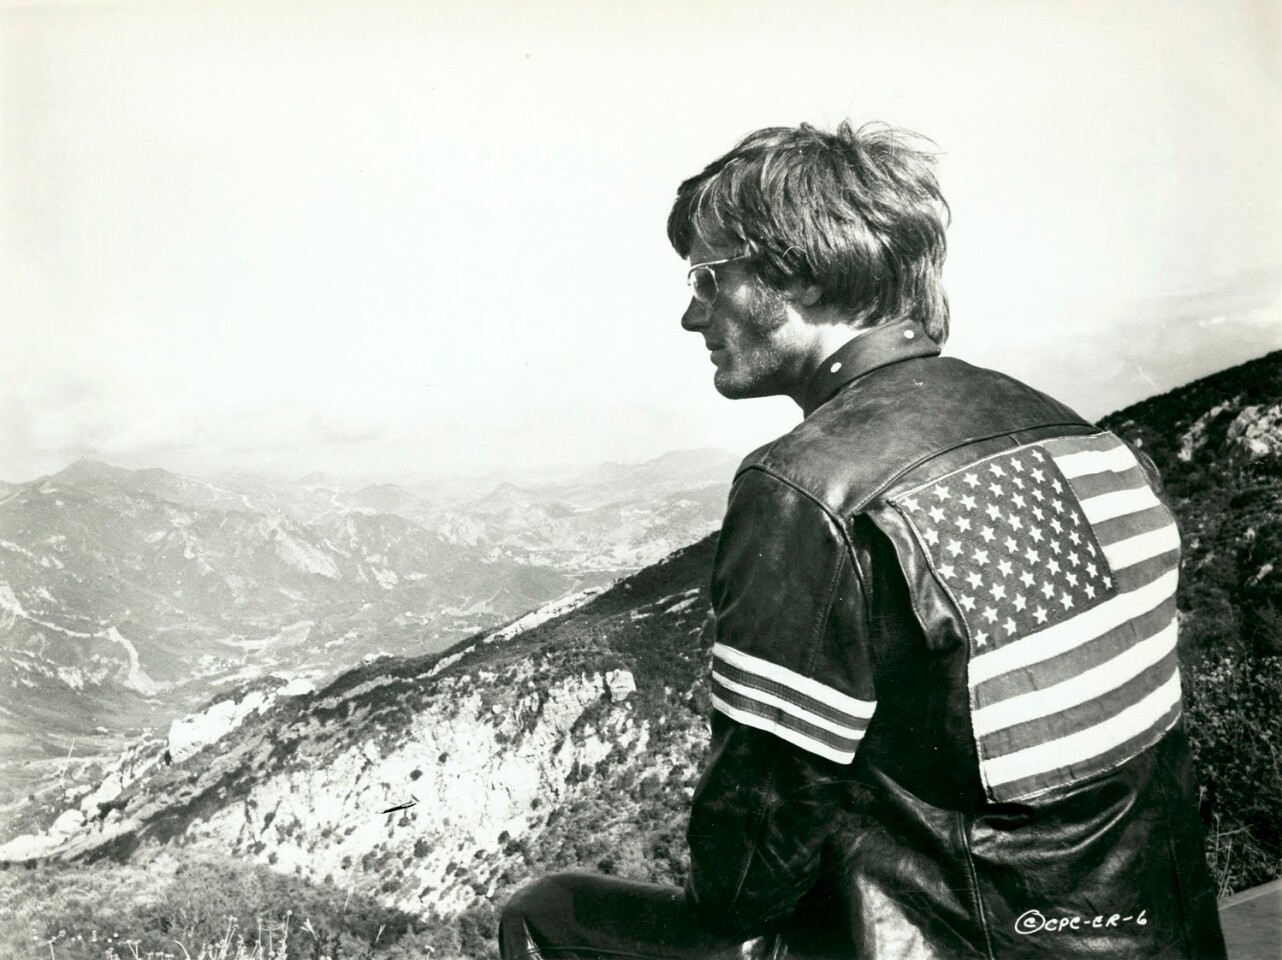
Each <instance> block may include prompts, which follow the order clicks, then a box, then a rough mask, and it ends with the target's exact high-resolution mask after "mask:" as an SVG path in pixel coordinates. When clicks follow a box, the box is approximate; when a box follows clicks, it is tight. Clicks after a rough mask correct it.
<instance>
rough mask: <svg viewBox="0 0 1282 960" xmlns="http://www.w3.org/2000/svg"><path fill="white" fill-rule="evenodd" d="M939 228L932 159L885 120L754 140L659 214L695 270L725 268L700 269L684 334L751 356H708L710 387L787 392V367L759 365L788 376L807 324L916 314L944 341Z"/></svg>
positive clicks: (861, 323) (871, 321)
mask: <svg viewBox="0 0 1282 960" xmlns="http://www.w3.org/2000/svg"><path fill="white" fill-rule="evenodd" d="M947 219H948V205H947V204H946V203H945V201H944V199H943V196H942V194H941V193H940V190H939V184H938V182H937V180H936V179H935V172H934V156H933V154H931V153H929V152H928V151H927V150H925V149H923V144H922V140H921V138H920V137H917V136H916V135H914V134H910V133H907V132H905V131H900V130H895V129H893V128H891V127H887V126H885V125H882V124H876V125H867V126H864V127H861V128H860V129H858V130H852V129H851V127H850V124H849V123H842V124H841V125H840V126H839V127H838V128H837V130H836V131H835V132H834V133H825V132H823V131H821V130H818V129H816V128H814V127H812V126H810V125H808V124H802V125H801V126H800V127H796V128H792V127H769V128H766V129H764V130H758V131H756V132H755V133H751V134H749V135H748V136H747V137H745V138H744V139H743V140H741V141H740V142H739V143H738V145H736V146H735V148H734V149H733V150H731V151H730V152H729V153H727V154H726V155H725V156H723V157H720V158H719V159H717V160H714V161H713V162H712V163H711V164H709V165H708V166H707V167H706V168H705V169H704V170H703V172H702V173H700V174H699V175H697V176H695V177H691V178H690V179H689V180H687V181H686V182H685V183H683V184H681V187H680V188H679V190H678V191H677V199H676V202H675V203H674V204H673V206H672V212H671V213H670V214H669V216H668V238H669V240H671V242H672V246H673V247H674V248H675V249H676V251H677V253H679V254H680V255H681V256H683V257H687V258H689V260H690V263H691V264H692V266H693V265H697V264H699V263H702V262H704V261H708V260H729V261H730V262H727V263H722V264H717V265H714V266H711V267H704V268H700V269H699V270H698V271H697V276H695V277H694V278H693V279H694V281H695V283H694V284H693V285H694V287H695V293H696V299H695V300H694V301H692V302H691V304H690V308H689V310H687V311H686V316H685V318H684V320H683V324H684V325H685V326H686V327H687V329H692V330H696V329H698V330H700V331H701V332H704V334H705V339H706V338H707V337H708V336H709V335H711V336H712V337H713V338H714V339H717V340H720V339H722V338H725V337H729V336H731V335H732V333H733V334H734V335H739V334H742V335H743V337H744V339H745V347H746V349H748V351H749V352H748V353H747V354H743V355H742V356H736V357H735V360H736V362H735V364H734V366H735V367H736V369H733V370H731V369H729V368H728V366H727V365H726V364H723V363H722V362H719V361H718V357H717V354H716V353H715V352H714V354H713V360H714V362H716V363H717V365H718V374H717V387H718V389H719V390H721V392H722V393H724V394H726V395H727V396H763V395H766V394H768V393H787V392H789V391H788V390H787V389H783V388H782V387H784V386H787V384H786V383H785V382H784V381H786V380H788V378H789V376H791V375H795V374H796V371H791V372H790V371H788V370H786V369H784V370H771V369H766V368H768V367H769V366H770V365H771V364H772V363H779V362H781V361H782V362H783V363H784V365H785V366H786V365H787V363H788V362H789V359H790V358H789V356H788V350H789V345H790V344H791V345H792V347H793V348H794V350H795V351H802V352H804V350H805V349H806V347H805V346H804V345H800V344H799V343H798V337H801V338H802V339H804V334H805V331H804V328H800V327H797V324H798V323H800V322H802V321H803V320H804V321H809V322H811V323H812V324H813V323H814V322H815V321H816V320H820V321H822V322H824V323H829V324H831V323H834V322H835V323H840V324H845V325H848V326H849V327H850V328H852V329H853V330H863V329H867V328H869V327H872V326H876V325H878V324H881V323H886V322H889V321H891V320H897V319H901V318H912V319H915V320H917V321H919V322H920V323H921V324H922V326H923V327H924V328H925V329H926V332H927V333H928V334H929V335H930V336H931V337H932V338H933V339H934V340H935V341H936V342H938V343H943V341H944V340H945V339H946V338H947V336H948V301H947V299H946V297H945V296H944V291H943V288H942V285H941V283H940V272H941V270H942V268H943V263H944V254H945V241H944V232H945V229H946V226H947ZM709 275H711V277H712V279H711V280H709ZM794 327H796V328H797V329H796V330H792V328H794ZM790 330H791V331H792V333H791V334H790V333H789V331H790ZM781 336H782V337H784V338H785V341H786V342H782V343H781V342H778V340H779V338H780V337H781ZM772 341H773V342H772ZM709 345H710V346H713V345H714V344H711V343H710V344H709ZM780 350H782V351H783V353H782V354H780V352H779V351H780ZM723 359H724V360H728V359H729V357H723ZM792 359H793V360H795V361H796V363H799V364H802V365H804V363H805V360H804V358H801V357H800V356H797V357H794V358H792ZM818 359H820V360H822V359H823V358H822V357H819V358H818ZM740 360H742V361H745V362H739V361H740Z"/></svg>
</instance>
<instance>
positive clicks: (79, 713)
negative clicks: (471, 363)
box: [0, 450, 735, 803]
mask: <svg viewBox="0 0 1282 960" xmlns="http://www.w3.org/2000/svg"><path fill="white" fill-rule="evenodd" d="M734 464H735V460H734V458H733V457H731V456H730V455H729V454H725V453H721V452H719V451H711V450H703V451H689V452H683V453H675V454H669V455H666V456H664V457H660V458H658V459H656V460H653V461H649V462H646V463H641V464H611V465H605V466H602V467H599V468H594V469H591V470H587V471H583V472H581V473H580V474H579V475H577V476H572V477H570V478H567V479H564V480H561V481H558V482H555V483H548V482H544V483H540V484H531V485H523V486H517V485H515V484H512V483H510V482H507V483H502V484H499V485H497V486H495V487H494V488H493V489H490V490H488V491H484V492H479V493H478V492H477V491H475V490H474V491H473V492H472V494H471V495H470V496H468V495H467V494H466V493H465V492H464V491H462V490H459V489H458V488H456V489H455V491H454V492H453V494H452V496H438V497H437V498H436V499H427V497H428V496H431V491H428V492H427V494H426V495H424V494H423V493H419V492H415V491H414V490H411V489H406V488H403V487H400V486H396V485H393V484H379V485H368V486H361V487H356V488H348V487H344V486H343V485H342V483H341V481H339V480H337V479H335V478H325V477H319V476H312V477H306V478H303V479H302V480H300V481H297V482H293V483H280V482H270V481H266V480H262V479H257V478H248V477H238V478H233V479H231V480H220V481H219V482H217V483H211V482H208V481H204V480H199V479H195V478H191V477H183V476H179V475H176V474H172V473H169V472H166V471H164V470H159V469H149V470H133V471H131V470H124V469H120V468H117V467H112V466H108V465H106V464H102V463H96V462H92V461H80V462H77V463H75V464H73V465H71V466H69V467H68V468H66V469H65V470H63V471H61V472H59V473H57V474H54V475H52V476H48V477H42V478H39V479H37V480H34V481H31V482H30V483H25V484H10V485H7V488H6V490H5V491H3V492H2V493H0V689H3V690H7V691H8V693H7V695H5V696H4V697H3V699H2V700H0V784H3V789H0V802H8V803H12V802H14V801H15V800H16V799H17V798H19V797H22V796H25V795H26V793H27V792H28V788H29V786H30V785H31V784H32V783H34V782H35V781H37V780H38V779H39V778H41V777H42V776H47V775H48V774H49V772H50V770H51V769H57V770H58V771H59V773H60V775H61V776H64V777H65V774H66V767H67V763H68V762H69V761H70V760H80V761H84V760H85V759H86V758H92V757H101V756H105V755H110V754H114V753H116V752H118V751H119V750H120V749H122V748H123V747H124V746H125V745H126V744H127V743H128V742H129V741H130V740H132V739H133V738H136V737H137V736H140V735H143V734H145V733H147V732H149V731H155V730H163V729H165V728H167V726H168V725H169V724H170V722H171V721H172V720H173V719H175V718H177V717H178V716H180V715H181V714H183V713H185V712H188V711H191V710H193V709H196V708H198V707H199V706H200V705H201V704H202V703H204V702H205V701H207V700H208V699H209V698H210V697H211V696H213V695H214V694H216V692H217V691H218V690H220V689H223V688H225V687H228V686H229V685H235V684H243V683H245V682H249V681H253V680H255V679H259V678H269V677H275V678H276V679H277V680H279V681H281V682H288V681H291V680H303V681H307V682H310V683H312V684H317V683H324V682H325V681H326V680H327V679H329V678H332V677H333V676H334V675H335V674H336V673H337V672H338V671H340V670H343V669H346V668H350V667H352V666H354V665H356V664H359V663H360V662H361V661H362V659H363V658H367V657H376V656H380V655H385V654H397V655H408V654H422V653H430V652H433V651H437V650H440V649H442V648H443V647H446V646H449V645H450V644H452V643H454V642H456V641H457V640H459V639H460V638H462V637H466V636H468V635H471V634H473V633H476V632H477V631H479V630H482V629H485V628H487V627H490V626H494V625H497V624H500V623H503V622H504V621H506V620H510V619H511V618H513V617H515V616H517V615H519V614H521V613H523V612H525V611H527V610H529V609H531V608H533V607H536V606H539V605H540V604H543V603H546V602H549V601H552V600H556V599H558V598H560V597H563V596H566V595H568V594H572V593H574V592H576V591H580V590H584V589H587V588H591V587H599V586H603V585H605V584H608V583H610V582H612V581H613V580H614V579H616V578H617V577H619V576H621V575H623V574H626V573H629V572H631V571H634V570H637V569H639V568H641V567H644V566H645V565H646V564H648V563H652V562H654V561H655V560H657V559H659V558H660V557H662V556H664V555H665V554H667V553H669V552H670V551H672V550H673V549H675V548H676V547H678V546H681V545H682V544H684V543H688V542H689V541H690V540H691V539H692V538H694V537H696V536H699V535H701V534H704V533H706V532H708V531H709V530H712V529H714V528H715V527H716V524H717V522H718V520H719V517H720V513H721V511H722V509H723V507H724V500H725V493H726V489H727V487H728V483H729V478H730V476H731V474H732V473H733V469H734Z"/></svg>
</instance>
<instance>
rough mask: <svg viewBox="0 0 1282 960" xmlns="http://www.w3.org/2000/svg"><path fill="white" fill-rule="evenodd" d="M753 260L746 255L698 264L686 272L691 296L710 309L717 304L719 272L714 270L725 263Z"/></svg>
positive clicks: (748, 254) (750, 256)
mask: <svg viewBox="0 0 1282 960" xmlns="http://www.w3.org/2000/svg"><path fill="white" fill-rule="evenodd" d="M751 259H752V254H750V253H745V254H744V255H743V256H740V257H726V259H724V260H706V261H704V262H703V263H696V264H694V265H693V266H692V267H691V268H690V269H689V270H688V271H686V286H688V287H689V288H690V294H691V295H692V296H693V297H694V298H695V299H696V300H698V301H699V302H700V303H701V304H703V305H704V306H705V307H710V306H712V305H713V304H714V303H716V302H717V272H716V271H715V270H713V269H712V268H713V267H719V266H721V265H722V264H723V263H735V262H736V261H739V260H751Z"/></svg>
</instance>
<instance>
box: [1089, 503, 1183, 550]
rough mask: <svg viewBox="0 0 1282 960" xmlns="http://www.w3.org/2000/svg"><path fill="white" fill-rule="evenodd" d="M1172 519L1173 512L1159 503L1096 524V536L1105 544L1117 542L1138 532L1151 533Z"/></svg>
mask: <svg viewBox="0 0 1282 960" xmlns="http://www.w3.org/2000/svg"><path fill="white" fill-rule="evenodd" d="M1171 519H1172V518H1171V512H1170V511H1169V510H1167V509H1166V507H1164V506H1163V505H1162V504H1160V503H1159V504H1158V505H1157V506H1155V507H1150V508H1149V509H1147V510H1141V511H1140V512H1138V513H1128V514H1126V515H1124V516H1121V517H1116V518H1115V519H1113V520H1105V521H1103V522H1102V523H1099V524H1096V526H1095V536H1096V537H1098V538H1099V542H1100V543H1101V544H1104V545H1106V544H1110V543H1117V542H1118V541H1120V540H1125V539H1126V538H1127V537H1132V536H1134V535H1136V534H1137V533H1149V532H1151V531H1153V530H1159V529H1161V528H1162V527H1164V526H1166V525H1167V524H1168V523H1170V522H1171Z"/></svg>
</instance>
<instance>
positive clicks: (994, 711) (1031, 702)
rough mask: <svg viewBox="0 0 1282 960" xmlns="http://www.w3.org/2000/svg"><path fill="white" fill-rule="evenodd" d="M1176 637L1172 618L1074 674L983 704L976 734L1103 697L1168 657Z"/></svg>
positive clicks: (976, 720) (976, 719)
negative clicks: (1045, 685)
mask: <svg viewBox="0 0 1282 960" xmlns="http://www.w3.org/2000/svg"><path fill="white" fill-rule="evenodd" d="M1175 636H1176V629H1175V621H1173V620H1172V621H1171V622H1170V623H1168V624H1167V625H1166V626H1165V627H1164V628H1163V629H1161V630H1159V631H1158V632H1156V633H1154V634H1153V635H1152V636H1149V637H1147V638H1146V639H1144V640H1141V641H1140V642H1139V643H1136V644H1134V645H1132V646H1130V647H1128V648H1127V649H1126V650H1124V651H1123V652H1122V653H1119V654H1118V655H1117V656H1115V657H1111V658H1110V659H1108V660H1105V661H1103V662H1101V663H1097V665H1096V666H1093V667H1091V668H1090V669H1088V670H1085V671H1083V672H1081V673H1079V674H1077V675H1076V676H1074V677H1071V678H1069V679H1066V680H1061V681H1060V682H1059V683H1056V684H1053V685H1051V686H1049V687H1045V688H1043V689H1040V690H1038V689H1034V690H1030V691H1029V692H1027V693H1023V694H1020V695H1019V696H1015V697H1011V698H1009V699H1007V700H1001V701H999V702H997V703H994V704H992V705H990V706H987V707H981V708H979V709H978V710H975V711H974V713H973V715H972V719H973V721H974V724H975V733H976V735H978V736H986V735H988V734H990V733H993V732H994V731H996V730H1002V729H1005V728H1007V727H1013V726H1015V725H1016V724H1020V723H1026V722H1028V721H1029V720H1036V719H1038V718H1040V717H1045V716H1047V715H1048V714H1052V713H1057V712H1059V711H1062V710H1068V709H1070V708H1072V707H1076V706H1079V705H1080V704H1082V703H1085V702H1086V701H1087V700H1091V699H1094V698H1097V697H1101V696H1103V695H1104V694H1106V693H1108V692H1109V691H1110V690H1115V689H1117V688H1118V687H1120V686H1122V685H1123V684H1124V683H1126V682H1127V681H1129V680H1131V679H1132V678H1133V677H1136V676H1138V675H1139V674H1140V673H1142V672H1143V671H1145V670H1148V669H1149V668H1151V667H1152V666H1153V665H1154V664H1155V663H1158V662H1160V661H1161V660H1163V659H1165V657H1166V656H1167V654H1169V653H1170V652H1171V651H1172V650H1174V649H1175ZM1092 659H1095V658H1092Z"/></svg>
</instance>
